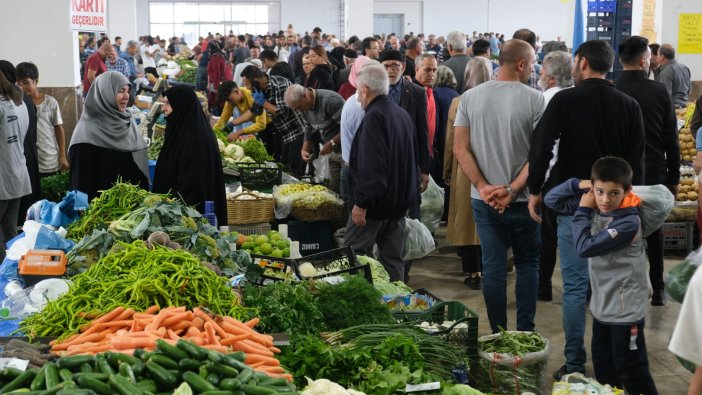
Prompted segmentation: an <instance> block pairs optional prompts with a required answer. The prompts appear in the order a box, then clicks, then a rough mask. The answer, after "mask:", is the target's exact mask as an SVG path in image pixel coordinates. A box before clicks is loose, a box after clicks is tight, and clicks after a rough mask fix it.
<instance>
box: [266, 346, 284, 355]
mask: <svg viewBox="0 0 702 395" xmlns="http://www.w3.org/2000/svg"><path fill="white" fill-rule="evenodd" d="M268 349H269V350H271V352H272V353H274V354H280V353H281V351H280V349H279V348H278V347H273V346H271V347H268Z"/></svg>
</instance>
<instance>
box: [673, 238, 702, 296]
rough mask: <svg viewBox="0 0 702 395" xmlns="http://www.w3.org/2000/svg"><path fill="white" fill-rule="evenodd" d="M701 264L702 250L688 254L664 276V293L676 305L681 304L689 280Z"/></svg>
mask: <svg viewBox="0 0 702 395" xmlns="http://www.w3.org/2000/svg"><path fill="white" fill-rule="evenodd" d="M700 264H702V248H700V249H697V250H696V251H693V252H691V253H690V255H688V256H687V258H685V259H684V260H683V261H682V262H680V263H678V264H677V265H675V266H673V267H672V268H671V269H670V270H668V273H666V274H665V292H666V293H667V294H668V296H670V298H671V299H673V300H674V301H676V302H678V303H682V302H683V298H684V297H685V292H687V285H688V284H689V283H690V279H691V278H692V276H693V275H694V274H695V272H696V271H697V268H698V267H699V266H700Z"/></svg>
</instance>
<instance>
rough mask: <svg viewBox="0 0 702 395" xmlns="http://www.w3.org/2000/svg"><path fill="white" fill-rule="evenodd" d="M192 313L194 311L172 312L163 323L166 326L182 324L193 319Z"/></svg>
mask: <svg viewBox="0 0 702 395" xmlns="http://www.w3.org/2000/svg"><path fill="white" fill-rule="evenodd" d="M192 315H193V313H191V312H189V311H187V312H184V313H173V314H170V315H169V317H168V318H166V319H164V320H163V323H162V324H161V325H163V326H165V327H166V328H170V327H172V326H173V325H176V324H180V323H182V322H188V323H189V322H190V321H192V319H193V318H192Z"/></svg>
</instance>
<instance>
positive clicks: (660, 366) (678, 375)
mask: <svg viewBox="0 0 702 395" xmlns="http://www.w3.org/2000/svg"><path fill="white" fill-rule="evenodd" d="M445 233H446V228H445V227H441V228H439V229H438V230H437V231H436V235H435V236H436V241H437V247H438V248H437V250H435V251H434V252H433V253H432V254H431V255H430V256H428V257H426V258H424V259H421V260H417V261H415V262H414V264H413V266H412V272H411V275H410V282H409V285H410V287H412V288H413V289H417V288H426V289H427V290H429V291H430V292H432V293H434V294H435V295H436V296H438V297H439V298H441V299H443V300H457V301H461V302H463V303H464V304H465V305H466V306H468V307H470V308H471V309H472V310H474V311H475V312H476V313H478V314H479V316H480V320H479V330H478V334H479V336H482V335H487V334H489V333H490V325H489V323H488V321H487V312H486V310H485V303H484V302H483V294H482V292H481V291H473V290H471V289H469V288H468V287H467V286H465V285H464V284H463V279H464V277H465V274H463V273H461V271H460V270H461V264H460V259H459V258H458V256H456V254H455V252H454V251H455V249H454V248H452V247H451V246H448V245H447V243H446V240H445V238H444V235H445ZM681 259H682V258H681V257H667V259H666V261H665V269H666V271H667V270H668V269H670V268H671V267H672V266H674V265H675V264H676V263H678V262H679V261H680V260H681ZM553 286H554V289H553V301H552V302H538V305H537V310H536V329H537V331H539V332H540V333H541V334H543V335H544V336H545V337H546V338H548V339H549V340H550V341H551V345H552V351H551V355H550V357H549V364H548V373H549V380H548V383H549V384H548V389H546V388H545V389H544V391H545V392H544V393H545V394H550V393H551V385H552V383H553V379H551V377H550V375H551V373H552V372H553V371H555V370H556V369H557V368H558V367H559V366H561V365H563V362H564V358H563V342H564V335H563V330H562V324H561V317H562V315H561V307H562V305H561V300H562V299H561V298H562V296H563V287H562V282H561V273H560V270H559V265H556V271H555V273H554V275H553ZM508 290H509V291H508V294H507V301H508V305H507V309H508V319H509V323H510V329H514V323H515V321H514V320H515V317H516V304H515V300H514V274H510V275H508ZM679 310H680V304H678V303H675V302H671V301H668V303H667V304H666V305H665V306H663V307H652V308H651V310H650V312H649V315H648V317H647V319H646V345H647V347H648V360H649V364H650V369H651V374H652V375H653V378H654V380H655V381H656V386H657V387H658V390H659V392H660V393H661V394H671V395H672V394H685V393H687V387H688V384H689V382H690V378H691V377H692V374H691V373H690V372H688V371H687V370H685V368H683V367H682V366H681V365H680V363H679V362H678V361H677V359H676V358H675V356H674V355H673V354H671V353H670V352H669V351H668V340H669V338H670V335H671V333H672V331H673V327H674V326H675V321H676V319H677V316H678V312H679ZM587 320H588V323H587V330H586V335H585V336H586V339H585V343H586V345H588V363H587V366H586V368H587V375H588V376H593V370H592V362H591V361H590V352H589V344H590V338H591V333H592V317H591V316H590V315H589V314H588V317H587Z"/></svg>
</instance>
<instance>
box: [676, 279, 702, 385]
mask: <svg viewBox="0 0 702 395" xmlns="http://www.w3.org/2000/svg"><path fill="white" fill-rule="evenodd" d="M700 325H702V270H697V272H696V273H695V275H694V276H692V279H690V282H689V283H688V284H687V292H686V293H685V300H684V301H683V304H682V308H681V309H680V314H679V315H678V323H677V324H675V330H673V337H672V338H671V339H670V345H669V346H668V349H669V350H670V351H671V352H672V353H673V354H675V355H677V356H679V357H680V358H682V359H686V360H688V361H689V362H692V363H694V364H695V366H697V369H696V370H695V375H694V376H693V377H692V380H691V381H690V388H689V389H688V392H687V393H688V395H702V352H700V350H702V332H700Z"/></svg>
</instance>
